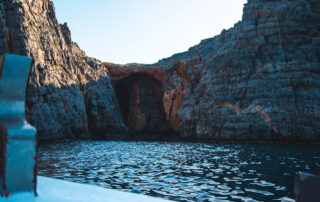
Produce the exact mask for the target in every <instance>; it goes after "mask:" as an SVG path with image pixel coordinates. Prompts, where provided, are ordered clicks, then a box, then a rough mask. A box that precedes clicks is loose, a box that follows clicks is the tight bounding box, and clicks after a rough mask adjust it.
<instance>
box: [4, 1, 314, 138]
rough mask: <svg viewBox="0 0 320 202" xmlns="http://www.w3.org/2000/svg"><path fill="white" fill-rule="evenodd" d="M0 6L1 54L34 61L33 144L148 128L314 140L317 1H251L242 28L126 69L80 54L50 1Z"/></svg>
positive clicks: (194, 135) (198, 135)
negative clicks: (36, 138)
mask: <svg viewBox="0 0 320 202" xmlns="http://www.w3.org/2000/svg"><path fill="white" fill-rule="evenodd" d="M0 9H1V12H0V18H1V20H0V26H1V27H3V29H0V53H3V52H9V53H16V54H22V55H28V56H32V57H34V58H35V64H34V67H33V71H32V75H31V80H30V82H29V87H28V97H27V102H28V109H27V110H28V118H29V120H30V122H32V123H33V124H34V125H35V126H36V127H37V129H38V132H39V138H40V139H54V138H65V137H98V138H106V137H115V138H120V137H130V135H129V134H131V135H132V134H135V135H143V134H147V133H150V134H151V135H152V133H154V131H161V132H162V134H171V133H173V132H172V131H174V133H175V135H177V134H179V136H180V137H181V138H195V139H211V140H216V139H224V140H294V141H300V140H301V141H303V140H316V139H317V140H319V139H320V136H319V134H320V94H319V89H320V68H319V67H320V62H319V59H320V37H319V36H320V24H319V22H320V2H319V1H318V0H296V1H290V0H277V1H270V0H268V1H267V0H249V1H248V3H247V4H246V5H245V7H244V10H243V12H244V13H243V17H242V21H241V22H238V23H237V24H235V26H234V27H233V28H231V29H229V30H223V31H222V32H221V34H220V35H218V36H216V37H213V38H209V39H206V40H203V41H201V43H200V44H199V45H196V46H194V47H191V48H190V49H189V50H188V51H186V52H183V53H179V54H175V55H173V56H172V57H170V58H166V59H163V60H160V61H159V62H158V63H156V64H153V65H138V64H132V65H126V66H123V65H115V64H109V63H101V62H100V61H98V60H96V59H93V58H88V57H86V56H85V54H84V52H83V51H81V50H80V49H79V47H78V46H77V44H75V43H74V42H73V41H72V40H71V36H70V31H69V29H68V27H67V26H66V25H59V24H58V22H57V20H56V18H55V13H54V7H53V5H52V3H51V2H49V1H45V0H31V1H24V0H12V1H1V2H0ZM213 23H214V22H213ZM208 26H212V25H208ZM159 89H161V90H159ZM123 92H125V93H123ZM128 131H129V133H128ZM130 131H133V133H130Z"/></svg>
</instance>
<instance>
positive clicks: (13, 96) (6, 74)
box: [0, 54, 36, 197]
mask: <svg viewBox="0 0 320 202" xmlns="http://www.w3.org/2000/svg"><path fill="white" fill-rule="evenodd" d="M32 61H33V59H32V58H30V57H25V56H18V55H12V54H5V55H3V56H1V57H0V158H1V159H0V197H10V195H11V194H14V193H17V192H32V193H34V195H35V194H36V129H35V128H34V127H32V126H31V125H30V124H28V123H27V121H26V119H25V105H26V104H25V103H26V102H25V101H26V88H27V82H28V78H29V74H30V69H31V65H32Z"/></svg>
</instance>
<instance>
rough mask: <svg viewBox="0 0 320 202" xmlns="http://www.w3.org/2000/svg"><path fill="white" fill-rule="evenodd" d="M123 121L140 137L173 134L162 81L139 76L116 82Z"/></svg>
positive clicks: (140, 74)
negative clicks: (166, 111) (168, 119)
mask: <svg viewBox="0 0 320 202" xmlns="http://www.w3.org/2000/svg"><path fill="white" fill-rule="evenodd" d="M114 88H115V91H116V95H117V98H118V103H119V107H120V111H121V114H122V118H123V122H124V123H125V124H126V125H127V126H128V128H129V130H130V131H131V133H133V134H134V135H140V136H159V135H161V137H163V136H167V135H169V134H171V133H172V129H171V126H170V123H169V122H168V121H167V120H166V118H165V111H164V107H163V89H162V84H161V82H160V81H158V80H156V79H155V78H152V77H151V76H148V75H147V74H144V73H135V74H132V75H130V76H128V77H126V78H123V79H121V80H119V81H115V82H114Z"/></svg>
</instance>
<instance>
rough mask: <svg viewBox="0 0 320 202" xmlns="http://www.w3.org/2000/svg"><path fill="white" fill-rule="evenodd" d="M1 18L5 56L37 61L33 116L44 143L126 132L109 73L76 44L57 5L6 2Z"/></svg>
mask: <svg viewBox="0 0 320 202" xmlns="http://www.w3.org/2000/svg"><path fill="white" fill-rule="evenodd" d="M0 19H1V20H0V27H1V29H0V54H1V53H4V52H8V53H15V54H20V55H27V56H31V57H33V58H34V67H33V70H32V73H31V79H30V81H29V85H28V96H27V103H28V108H27V112H28V113H27V114H28V119H29V121H30V122H31V123H32V124H33V125H34V126H35V127H36V128H37V130H38V138H39V139H41V140H42V139H58V138H65V137H72V138H89V137H91V136H95V135H97V136H99V137H100V136H101V131H104V133H103V134H104V136H106V135H107V134H109V135H113V134H114V135H117V134H124V133H126V131H127V129H126V127H125V125H123V123H122V122H119V121H117V120H118V119H120V120H121V117H120V112H119V109H118V107H117V105H116V103H117V102H114V100H116V98H115V94H114V91H113V89H112V86H111V82H110V77H109V75H108V71H107V69H106V68H105V66H104V65H103V64H102V63H101V62H100V61H98V60H95V59H93V58H88V57H87V56H86V55H85V53H84V52H83V51H82V50H81V49H80V48H79V47H78V45H77V44H76V43H74V42H73V41H72V40H71V35H70V30H69V28H68V26H67V24H63V25H59V24H58V22H57V20H56V17H55V9H54V6H53V3H52V2H51V1H48V0H10V1H8V0H5V1H1V2H0ZM110 103H113V104H110ZM88 123H89V127H88ZM88 129H89V130H90V132H92V134H91V135H90V133H89V130H88Z"/></svg>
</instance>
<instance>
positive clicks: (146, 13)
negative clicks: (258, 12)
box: [53, 0, 247, 64]
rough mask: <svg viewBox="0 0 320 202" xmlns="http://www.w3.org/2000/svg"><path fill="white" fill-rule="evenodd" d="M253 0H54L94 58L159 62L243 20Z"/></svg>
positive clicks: (60, 17)
mask: <svg viewBox="0 0 320 202" xmlns="http://www.w3.org/2000/svg"><path fill="white" fill-rule="evenodd" d="M246 2H247V0H90V1H88V0H53V3H54V5H55V10H56V16H57V18H58V21H59V23H64V22H67V24H68V26H69V28H70V30H71V37H72V39H73V41H75V42H76V43H78V44H79V46H80V48H81V49H82V50H84V51H85V52H86V54H87V55H88V56H90V57H94V58H97V59H99V60H102V61H104V62H113V63H117V64H126V63H147V64H148V63H149V64H150V63H155V62H157V61H158V60H160V59H162V58H166V57H170V56H171V55H173V54H175V53H179V52H183V51H187V50H188V49H189V48H190V47H191V46H194V45H196V44H198V43H200V41H201V40H202V39H206V38H209V37H213V36H215V35H218V34H220V32H221V31H222V30H223V29H228V28H230V27H232V26H233V25H234V24H235V23H236V22H238V21H239V20H241V17H242V9H243V4H244V3H246Z"/></svg>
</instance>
